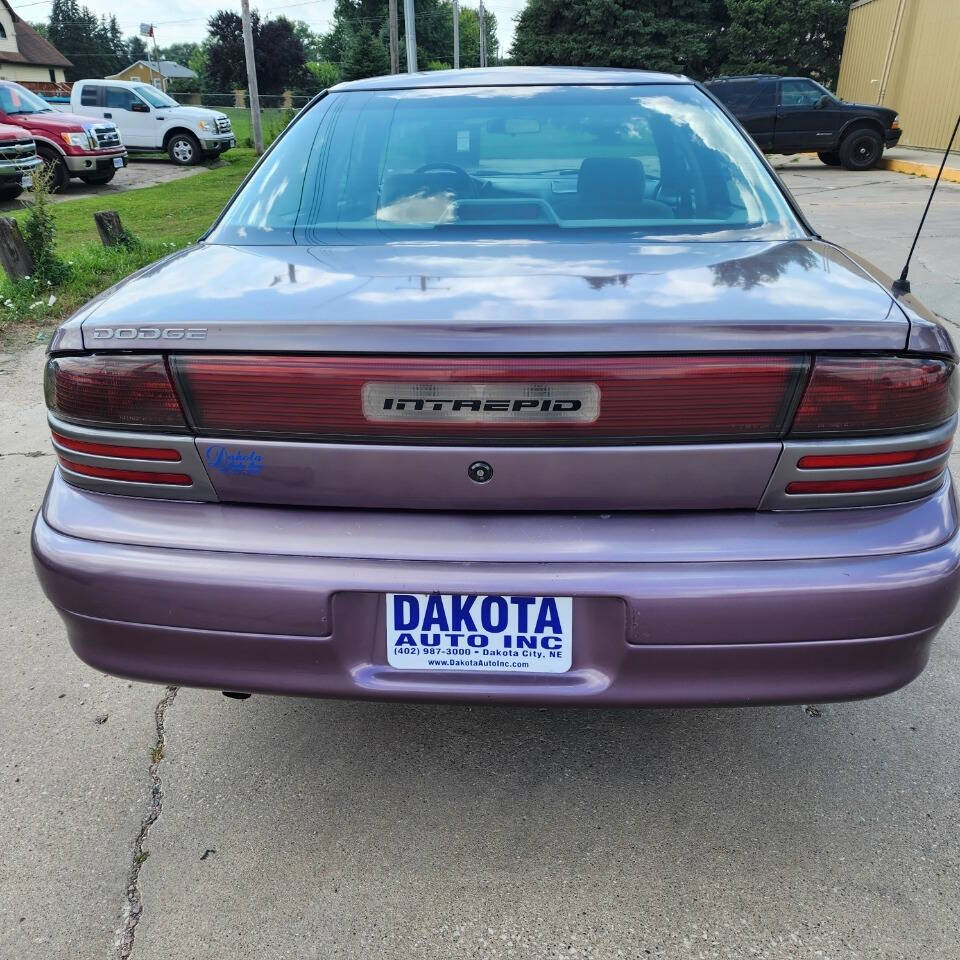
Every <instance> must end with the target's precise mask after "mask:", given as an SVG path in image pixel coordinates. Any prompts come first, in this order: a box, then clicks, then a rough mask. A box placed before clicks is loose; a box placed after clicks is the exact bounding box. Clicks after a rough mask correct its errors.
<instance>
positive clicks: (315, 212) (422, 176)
mask: <svg viewBox="0 0 960 960" xmlns="http://www.w3.org/2000/svg"><path fill="white" fill-rule="evenodd" d="M453 231H460V232H464V231H466V232H471V233H475V232H478V231H486V232H490V231H493V232H496V233H499V234H508V235H511V236H524V237H526V236H531V235H538V236H543V235H561V234H574V233H576V234H578V235H580V236H582V235H583V234H584V232H589V231H602V232H604V233H606V234H611V233H613V234H616V233H620V234H622V235H623V236H624V237H630V236H661V235H662V236H687V235H696V236H703V235H717V236H722V238H723V239H731V238H733V239H736V238H740V237H742V238H745V239H746V238H754V237H757V238H761V237H762V238H771V237H776V238H781V237H796V236H803V232H802V230H801V228H800V227H799V225H798V224H797V222H796V219H795V218H794V216H793V214H792V213H791V211H790V209H789V206H788V205H787V203H786V201H785V200H784V197H783V195H782V194H781V192H780V191H779V190H778V189H777V186H776V184H775V183H774V182H773V180H772V178H771V177H770V174H769V173H768V172H767V170H766V169H765V167H764V166H763V164H762V163H761V161H760V160H759V159H758V157H757V156H756V154H755V153H754V151H753V150H752V149H751V148H750V147H749V146H748V144H747V142H746V141H745V139H744V137H743V135H742V134H741V133H740V132H739V131H738V130H736V128H735V127H734V126H733V125H732V124H731V123H730V121H729V120H728V119H727V118H726V117H725V116H724V115H723V113H722V112H721V111H720V110H718V109H717V108H716V106H715V105H714V104H713V103H712V102H711V101H710V100H709V99H708V98H707V97H705V96H704V95H703V94H702V93H701V92H700V91H699V90H697V89H696V88H695V87H693V86H690V85H666V84H664V85H642V86H615V87H613V86H611V87H569V86H566V87H510V88H508V87H503V88H492V87H486V88H475V89H417V90H390V91H362V92H344V93H334V94H331V95H330V96H328V97H327V98H326V99H325V100H323V101H321V103H320V104H319V105H317V106H316V107H314V108H313V109H312V110H311V111H309V113H308V114H307V115H306V116H304V117H302V118H301V119H300V120H299V121H298V122H297V123H296V124H295V125H294V126H293V127H292V128H291V130H290V131H289V133H288V135H287V136H285V137H284V138H283V140H282V141H281V142H280V143H279V144H278V145H277V146H276V148H275V149H274V150H273V151H272V152H271V153H270V154H269V155H268V156H267V158H266V159H265V161H264V162H263V164H262V165H261V166H260V167H259V169H258V170H257V171H256V173H255V174H254V176H253V177H252V178H251V180H250V182H249V183H248V184H247V186H246V187H245V188H244V190H243V191H242V193H241V194H240V196H239V197H238V198H237V199H236V200H235V201H234V203H233V204H232V206H231V207H230V208H229V209H228V210H227V212H226V214H225V215H224V218H223V219H222V221H221V223H220V225H219V226H218V228H217V229H216V231H215V232H214V233H213V235H212V236H211V238H210V239H211V240H212V242H223V243H307V244H313V243H338V242H344V241H347V242H377V241H378V240H380V239H383V238H387V237H390V236H396V235H398V234H404V235H405V234H425V233H436V232H442V233H449V232H453Z"/></svg>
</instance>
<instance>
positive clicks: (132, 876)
mask: <svg viewBox="0 0 960 960" xmlns="http://www.w3.org/2000/svg"><path fill="white" fill-rule="evenodd" d="M179 689H180V688H179V687H173V686H170V687H167V689H166V691H165V692H164V694H163V696H162V697H161V698H160V702H159V703H158V704H157V706H156V709H155V710H154V717H155V719H156V725H157V739H156V741H155V742H154V745H153V750H152V751H151V754H150V768H149V769H150V809H149V810H148V811H147V815H146V816H145V817H144V818H143V822H142V823H141V824H140V832H139V833H138V834H137V837H136V839H135V840H134V842H133V858H132V860H131V863H130V873H129V874H128V876H127V892H126V897H125V900H124V904H123V914H122V918H123V922H122V924H121V926H120V929H119V930H118V931H117V941H116V947H117V958H118V960H129V957H130V954H131V953H132V952H133V941H134V937H135V936H136V931H137V924H138V923H139V922H140V917H141V915H142V914H143V899H142V897H141V894H140V868H141V867H142V866H143V864H144V862H145V861H146V859H147V857H148V856H150V852H149V851H148V850H144V849H143V845H144V843H145V842H146V839H147V834H149V833H150V828H151V827H152V826H153V825H154V824H155V823H156V822H157V820H158V818H159V817H160V813H161V811H162V810H163V783H162V782H161V779H160V764H161V763H163V757H164V754H165V752H166V746H167V733H166V716H167V710H168V709H169V707H171V706H172V705H173V701H174V700H176V698H177V691H178V690H179Z"/></svg>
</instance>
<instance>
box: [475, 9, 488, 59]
mask: <svg viewBox="0 0 960 960" xmlns="http://www.w3.org/2000/svg"><path fill="white" fill-rule="evenodd" d="M477 26H478V27H479V28H480V66H481V67H485V66H486V65H487V27H486V24H485V23H484V22H483V0H480V6H479V7H478V9H477Z"/></svg>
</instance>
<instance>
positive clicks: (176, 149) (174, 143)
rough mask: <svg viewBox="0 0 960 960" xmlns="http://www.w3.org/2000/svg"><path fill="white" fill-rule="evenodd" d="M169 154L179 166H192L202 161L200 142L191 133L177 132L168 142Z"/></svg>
mask: <svg viewBox="0 0 960 960" xmlns="http://www.w3.org/2000/svg"><path fill="white" fill-rule="evenodd" d="M167 156H169V157H170V159H171V160H172V161H173V162H174V163H175V164H177V165H178V166H181V167H189V166H192V165H193V164H195V163H198V162H199V161H200V144H199V143H197V138H196V137H194V136H191V135H190V134H189V133H175V134H174V135H173V136H172V137H171V138H170V142H169V143H168V144H167Z"/></svg>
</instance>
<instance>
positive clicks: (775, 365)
mask: <svg viewBox="0 0 960 960" xmlns="http://www.w3.org/2000/svg"><path fill="white" fill-rule="evenodd" d="M172 362H173V364H174V370H175V373H176V375H177V377H178V379H179V381H180V385H181V388H182V390H183V393H184V399H185V402H186V403H187V405H188V407H189V409H190V412H191V415H192V417H193V419H194V421H195V423H196V426H197V428H198V429H199V430H201V431H203V432H206V433H215V434H216V433H220V434H239V435H244V434H251V433H260V434H273V435H281V436H282V435H292V436H308V437H315V438H321V439H322V438H330V439H354V440H371V439H373V440H381V441H385V440H394V441H397V440H399V441H403V440H413V441H416V440H420V441H424V440H429V441H430V442H433V443H457V442H464V443H474V442H506V443H510V442H533V443H536V442H550V443H559V442H563V443H605V442H606V443H616V442H631V441H638V440H679V439H687V440H692V439H700V440H712V439H743V438H750V439H759V438H772V437H776V436H778V435H779V433H780V431H781V430H782V428H783V426H784V418H785V416H786V415H787V409H786V408H787V404H788V398H789V396H790V394H791V392H792V388H793V386H794V384H795V382H796V379H797V377H798V376H799V374H800V372H801V370H802V369H803V361H802V360H801V359H799V358H794V357H788V356H744V355H723V356H719V355H712V356H639V357H600V358H589V357H588V358H583V357H578V358H572V357H557V358H525V357H503V358H482V357H465V358H447V357H435V358H424V357H418V358H409V357H403V358H366V357H304V356H297V357H290V356H287V357H269V356H196V355H194V356H182V357H177V358H175V359H174V360H173V361H172ZM509 384H516V385H517V388H518V397H519V396H522V397H524V398H526V399H525V400H524V403H526V404H527V405H528V406H529V405H532V403H531V401H530V399H529V398H531V397H536V396H540V395H542V396H548V395H551V391H553V393H557V392H559V391H558V390H556V388H557V387H558V385H568V386H570V387H572V388H575V391H576V392H577V393H578V395H583V396H588V397H593V398H594V400H593V401H591V402H595V407H596V409H595V411H594V413H593V414H592V415H591V416H590V417H584V418H582V420H581V421H580V422H573V421H571V420H567V421H564V420H563V419H562V418H561V419H552V420H549V421H546V422H536V414H535V413H534V412H531V411H529V410H524V409H521V411H520V413H519V415H518V416H517V417H516V418H515V419H513V418H511V416H510V415H509V414H510V412H511V411H512V409H513V407H512V406H511V405H512V404H513V402H514V401H512V400H506V401H505V400H504V399H502V397H503V396H504V395H505V393H504V391H503V389H502V388H504V387H505V386H506V385H509ZM405 385H408V386H409V387H410V388H411V391H408V392H412V391H413V390H414V389H415V392H416V395H417V396H418V397H420V398H423V397H427V398H428V401H427V402H426V403H424V404H423V405H422V408H421V409H420V410H419V411H418V413H417V415H416V416H414V415H411V416H409V417H406V416H404V417H399V418H398V417H394V418H392V419H391V420H389V421H384V420H381V419H378V418H376V417H375V416H373V415H370V409H369V407H368V408H367V411H366V413H365V408H364V397H365V393H364V388H365V387H366V388H367V391H368V392H367V398H368V403H369V396H370V391H371V390H372V391H373V393H374V394H375V395H376V397H377V402H380V403H385V402H386V401H385V400H384V399H383V398H382V397H381V396H380V394H381V393H383V392H384V389H385V388H386V387H391V388H392V387H394V386H396V387H397V388H398V389H402V388H403V387H404V386H405ZM489 385H492V386H495V387H496V390H497V397H498V399H497V400H496V401H493V402H494V403H495V404H496V406H494V407H492V408H490V409H492V410H494V411H502V413H503V415H501V414H500V413H498V414H497V416H495V417H490V418H487V419H485V418H484V417H483V416H479V415H478V416H477V418H476V419H474V420H469V421H465V419H464V418H460V419H454V418H450V417H447V416H445V412H449V410H450V409H451V406H450V405H451V404H452V403H453V402H454V399H453V398H456V397H457V396H458V394H457V393H456V391H457V389H458V386H459V388H460V390H461V392H462V393H464V396H469V397H471V398H474V400H473V401H472V402H475V398H476V397H478V396H482V395H483V393H482V389H483V388H486V387H487V386H489ZM431 391H434V392H433V393H432V394H431ZM388 392H389V391H388ZM506 393H509V391H506ZM401 395H402V394H401ZM459 402H466V401H459ZM486 402H487V401H486V400H485V401H484V403H486ZM505 402H506V403H507V404H508V407H507V408H506V409H504V407H503V406H502V404H503V403H505ZM437 404H440V407H441V409H440V412H439V413H437V414H433V413H432V412H431V411H432V409H434V408H435V407H436V405H437ZM444 404H447V406H446V407H444V406H443V405H444ZM534 406H535V405H534ZM485 409H487V408H485Z"/></svg>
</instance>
